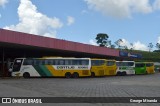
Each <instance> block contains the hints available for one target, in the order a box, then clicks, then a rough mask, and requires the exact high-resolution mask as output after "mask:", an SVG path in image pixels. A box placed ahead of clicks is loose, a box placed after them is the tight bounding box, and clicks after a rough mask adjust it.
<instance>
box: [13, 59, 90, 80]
mask: <svg viewBox="0 0 160 106" xmlns="http://www.w3.org/2000/svg"><path fill="white" fill-rule="evenodd" d="M90 68H91V60H90V59H89V58H61V57H58V58H17V59H15V60H14V63H13V66H12V68H11V69H10V70H11V71H12V76H23V77H24V78H28V77H66V78H70V77H74V78H77V77H85V76H90V75H91V73H90Z"/></svg>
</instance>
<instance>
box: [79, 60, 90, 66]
mask: <svg viewBox="0 0 160 106" xmlns="http://www.w3.org/2000/svg"><path fill="white" fill-rule="evenodd" d="M81 62H82V65H88V64H89V61H88V60H82V61H81Z"/></svg>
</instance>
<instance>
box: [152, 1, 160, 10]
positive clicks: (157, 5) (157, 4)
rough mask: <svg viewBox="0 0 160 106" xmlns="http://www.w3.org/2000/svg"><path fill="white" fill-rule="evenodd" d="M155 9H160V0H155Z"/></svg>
mask: <svg viewBox="0 0 160 106" xmlns="http://www.w3.org/2000/svg"><path fill="white" fill-rule="evenodd" d="M153 8H154V10H159V9H160V0H155V2H154V4H153Z"/></svg>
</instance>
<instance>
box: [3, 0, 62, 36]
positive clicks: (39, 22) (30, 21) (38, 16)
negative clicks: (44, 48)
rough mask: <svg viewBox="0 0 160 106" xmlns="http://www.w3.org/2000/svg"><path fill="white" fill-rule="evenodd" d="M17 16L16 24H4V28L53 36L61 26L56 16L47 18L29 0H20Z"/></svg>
mask: <svg viewBox="0 0 160 106" xmlns="http://www.w3.org/2000/svg"><path fill="white" fill-rule="evenodd" d="M18 16H19V23H18V24H17V25H10V26H6V27H4V29H9V30H15V31H20V32H26V33H30V34H37V35H43V36H47V37H55V36H56V29H58V28H61V27H62V26H63V23H62V22H61V21H60V20H59V19H58V18H56V17H54V18H49V17H47V16H46V15H44V14H42V13H40V12H38V11H37V7H36V6H35V5H33V4H32V2H31V1H30V0H20V5H19V7H18Z"/></svg>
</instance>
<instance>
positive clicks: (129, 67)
mask: <svg viewBox="0 0 160 106" xmlns="http://www.w3.org/2000/svg"><path fill="white" fill-rule="evenodd" d="M116 65H117V75H132V74H135V70H134V67H135V62H134V61H117V62H116Z"/></svg>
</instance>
